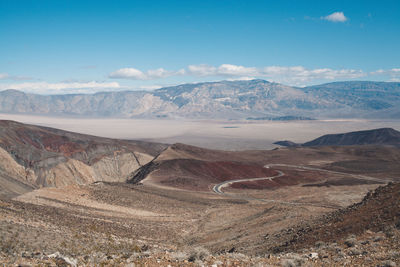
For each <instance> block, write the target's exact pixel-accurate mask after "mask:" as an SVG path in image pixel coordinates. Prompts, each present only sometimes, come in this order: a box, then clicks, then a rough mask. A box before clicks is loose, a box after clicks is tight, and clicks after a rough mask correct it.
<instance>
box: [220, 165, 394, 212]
mask: <svg viewBox="0 0 400 267" xmlns="http://www.w3.org/2000/svg"><path fill="white" fill-rule="evenodd" d="M270 167H286V168H295V169H302V170H311V171H320V172H327V173H332V174H339V175H347V176H350V177H352V178H356V179H362V180H368V181H375V182H379V183H382V182H390V181H392V180H390V179H380V178H375V177H370V176H366V175H359V174H350V173H345V172H338V171H331V170H325V169H319V168H314V167H307V166H301V165H290V164H267V165H265V166H264V168H270ZM276 171H277V172H278V174H277V175H274V176H269V177H258V178H243V179H236V180H228V181H225V182H222V183H219V184H216V185H214V186H213V188H212V191H213V192H214V193H216V194H219V195H229V196H231V197H232V196H233V197H235V198H240V199H245V200H258V201H262V202H267V203H271V202H277V203H281V204H289V205H307V206H318V207H325V208H332V209H338V208H340V207H339V206H333V205H319V204H315V203H303V202H288V201H281V200H274V199H261V198H253V197H243V196H237V195H232V194H227V193H224V192H223V191H222V188H224V187H227V186H230V185H231V184H234V183H241V182H251V181H259V180H270V181H272V180H273V179H275V178H278V177H282V176H284V175H285V173H284V172H282V171H280V170H276Z"/></svg>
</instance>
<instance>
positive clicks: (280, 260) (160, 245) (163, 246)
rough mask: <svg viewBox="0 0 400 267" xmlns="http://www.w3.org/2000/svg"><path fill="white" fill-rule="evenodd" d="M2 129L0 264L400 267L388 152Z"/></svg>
mask: <svg viewBox="0 0 400 267" xmlns="http://www.w3.org/2000/svg"><path fill="white" fill-rule="evenodd" d="M1 123H2V125H1V126H2V132H1V134H2V139H1V140H2V141H1V146H2V148H1V154H0V157H1V164H2V165H1V169H0V170H1V173H0V174H1V176H0V177H1V180H0V189H1V191H0V196H1V199H0V214H1V216H0V231H1V235H0V236H1V237H0V242H1V243H0V247H1V253H0V262H1V263H4V264H5V265H18V264H33V265H34V264H48V265H62V264H66V265H68V264H69V265H107V266H115V265H119V266H126V265H130V266H135V265H139V266H141V265H144V266H159V265H162V266H168V265H170V266H181V265H193V266H201V265H210V266H211V265H216V266H233V265H237V266H255V265H256V266H257V265H258V266H268V265H272V266H280V265H283V266H300V265H302V264H305V265H310V266H321V265H324V266H343V265H346V264H347V265H353V266H354V265H361V264H363V265H364V266H377V265H378V266H392V265H385V264H392V263H394V264H396V263H397V264H398V263H399V260H400V254H399V244H400V242H399V240H400V233H399V227H400V218H399V214H400V213H399V212H400V211H399V209H400V208H399V207H400V206H399V204H400V197H399V192H400V190H399V184H398V183H396V182H400V164H399V161H400V149H399V148H398V147H393V146H377V145H366V146H358V145H355V146H319V147H288V148H285V147H277V146H276V148H275V149H272V150H245V151H223V150H211V149H205V148H200V147H196V146H191V145H186V144H180V143H178V144H174V145H165V144H159V143H146V142H134V141H123V140H113V139H107V138H100V137H92V136H87V135H81V134H75V133H70V132H64V131H60V130H54V129H50V128H43V127H37V126H30V125H25V124H20V123H15V122H9V121H2V122H1ZM61 136H63V137H61ZM310 139H311V138H310ZM133 165H135V166H133ZM63 177H68V180H67V181H66V180H65V179H63ZM114 178H115V179H114ZM393 182H395V183H393ZM388 183H389V185H387V184H388ZM377 188H378V189H377ZM375 189H377V190H376V191H374V190H375ZM354 203H359V204H355V205H353V204H354ZM293 264H294V265H293Z"/></svg>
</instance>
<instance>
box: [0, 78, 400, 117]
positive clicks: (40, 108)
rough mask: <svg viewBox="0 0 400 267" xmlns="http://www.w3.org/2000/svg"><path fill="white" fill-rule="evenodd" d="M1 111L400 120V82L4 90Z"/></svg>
mask: <svg viewBox="0 0 400 267" xmlns="http://www.w3.org/2000/svg"><path fill="white" fill-rule="evenodd" d="M0 112H1V113H14V114H40V115H52V116H85V117H119V118H191V119H195V118H199V119H204V118H206V119H229V120H232V119H233V120H234V119H240V120H243V119H249V120H297V119H320V118H386V119H393V118H399V117H400V83H395V82H369V81H347V82H333V83H327V84H321V85H316V86H308V87H293V86H287V85H283V84H279V83H272V82H268V81H265V80H259V79H258V80H249V81H221V82H206V83H197V84H183V85H178V86H172V87H165V88H161V89H157V90H154V91H119V92H100V93H95V94H65V95H38V94H31V93H24V92H21V91H17V90H4V91H1V92H0Z"/></svg>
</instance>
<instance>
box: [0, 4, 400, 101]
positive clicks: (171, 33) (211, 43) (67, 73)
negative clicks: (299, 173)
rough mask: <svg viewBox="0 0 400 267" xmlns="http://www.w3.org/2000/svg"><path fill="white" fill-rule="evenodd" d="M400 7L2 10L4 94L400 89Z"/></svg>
mask: <svg viewBox="0 0 400 267" xmlns="http://www.w3.org/2000/svg"><path fill="white" fill-rule="evenodd" d="M399 14H400V1H398V0H396V1H367V0H365V1H356V0H352V1H328V0H324V1H311V0H310V1H299V0H298V1H223V0H218V1H215V0H214V1H99V0H98V1H61V0H58V1H42V0H40V1H33V0H32V1H20V0H15V1H13V0H0V90H3V89H7V88H14V89H20V90H24V91H29V92H37V93H46V94H51V93H65V92H88V93H89V92H94V91H104V90H138V89H152V88H157V87H160V86H166V85H174V84H180V83H186V82H200V81H215V80H226V79H251V78H262V79H266V80H270V81H276V82H281V83H284V84H289V85H297V86H304V85H310V84H317V83H322V82H331V81H338V80H379V81H400V49H399V47H400V16H399Z"/></svg>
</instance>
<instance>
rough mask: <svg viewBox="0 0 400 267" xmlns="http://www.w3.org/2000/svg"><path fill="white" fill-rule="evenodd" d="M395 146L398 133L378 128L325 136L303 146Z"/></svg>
mask: <svg viewBox="0 0 400 267" xmlns="http://www.w3.org/2000/svg"><path fill="white" fill-rule="evenodd" d="M352 145H395V146H400V132H399V131H396V130H394V129H392V128H380V129H374V130H367V131H357V132H349V133H343V134H327V135H324V136H321V137H319V138H317V139H314V140H312V141H310V142H306V143H304V144H303V146H352Z"/></svg>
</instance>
